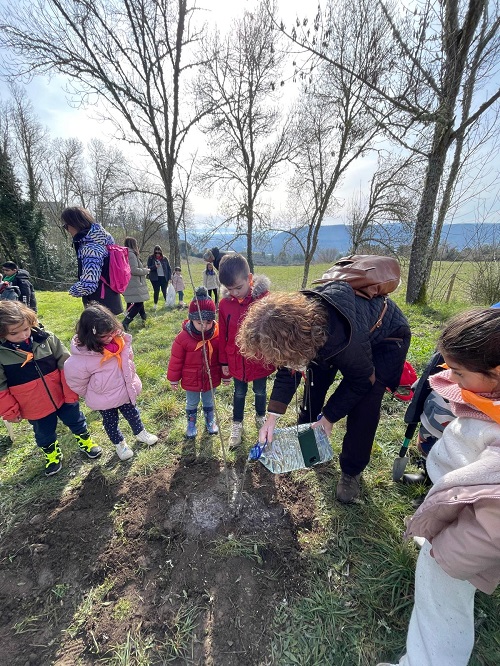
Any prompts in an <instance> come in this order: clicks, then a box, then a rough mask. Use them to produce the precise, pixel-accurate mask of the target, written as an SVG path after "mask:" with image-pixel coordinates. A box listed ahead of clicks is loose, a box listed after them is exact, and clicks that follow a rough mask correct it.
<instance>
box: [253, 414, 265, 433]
mask: <svg viewBox="0 0 500 666" xmlns="http://www.w3.org/2000/svg"><path fill="white" fill-rule="evenodd" d="M266 421H267V417H266V415H265V414H264V416H259V415H258V414H256V415H255V427H256V428H257V430H260V429H261V428H262V426H263V425H264V423H265V422H266Z"/></svg>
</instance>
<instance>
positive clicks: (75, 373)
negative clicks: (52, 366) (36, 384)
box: [64, 333, 142, 410]
mask: <svg viewBox="0 0 500 666" xmlns="http://www.w3.org/2000/svg"><path fill="white" fill-rule="evenodd" d="M123 339H124V341H125V346H124V347H123V349H122V352H121V360H122V363H121V367H120V365H119V363H118V360H117V359H116V358H110V359H108V360H107V361H105V362H104V363H102V362H101V361H102V360H103V358H104V357H103V355H102V354H100V353H99V352H95V351H91V350H90V349H87V347H79V346H78V345H77V344H76V343H77V338H76V336H75V337H74V338H73V340H72V341H71V356H70V357H69V358H68V360H67V361H66V363H65V364H64V372H65V375H66V381H67V382H68V385H69V386H70V387H71V388H72V389H73V390H74V391H75V392H76V393H78V395H81V396H82V397H83V398H85V403H86V405H87V407H90V409H95V410H100V409H113V408H115V407H121V405H125V404H126V403H128V402H131V403H132V404H133V405H135V403H136V400H137V396H138V395H139V393H140V392H141V389H142V384H141V380H140V379H139V377H138V375H137V373H136V371H135V365H134V361H133V358H134V354H133V352H132V336H131V335H129V334H128V333H124V334H123Z"/></svg>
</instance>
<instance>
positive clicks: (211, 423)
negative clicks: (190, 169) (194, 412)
mask: <svg viewBox="0 0 500 666" xmlns="http://www.w3.org/2000/svg"><path fill="white" fill-rule="evenodd" d="M203 411H204V412H205V425H206V427H207V432H208V434H209V435H216V434H217V433H218V432H219V428H218V427H217V423H216V422H215V413H214V410H213V408H210V409H205V408H203Z"/></svg>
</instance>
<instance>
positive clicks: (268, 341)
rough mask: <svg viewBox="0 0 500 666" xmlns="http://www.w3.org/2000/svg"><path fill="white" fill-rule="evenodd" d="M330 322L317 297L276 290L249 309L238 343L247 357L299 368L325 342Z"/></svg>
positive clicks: (307, 361) (237, 338)
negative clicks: (283, 292) (277, 291)
mask: <svg viewBox="0 0 500 666" xmlns="http://www.w3.org/2000/svg"><path fill="white" fill-rule="evenodd" d="M327 324H328V313H327V311H326V309H325V308H324V307H323V306H322V305H321V303H320V302H319V301H318V300H317V299H315V298H307V296H305V295H304V294H302V293H293V294H280V293H273V294H269V295H268V296H265V297H264V298H262V299H259V300H258V301H256V302H255V303H254V304H253V305H252V307H251V308H249V310H248V313H247V315H246V317H245V318H244V320H243V322H242V324H241V326H240V330H239V331H238V335H237V336H236V344H237V345H238V346H239V348H240V352H241V353H242V354H243V356H245V357H246V358H249V359H253V360H256V361H260V362H264V363H267V364H269V365H274V366H276V367H281V366H287V367H291V368H299V367H302V366H303V365H307V363H309V361H312V359H313V358H315V356H316V355H317V353H318V350H319V349H321V347H323V345H324V344H325V342H326V339H327V335H328V333H327Z"/></svg>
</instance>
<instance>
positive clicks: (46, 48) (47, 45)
mask: <svg viewBox="0 0 500 666" xmlns="http://www.w3.org/2000/svg"><path fill="white" fill-rule="evenodd" d="M193 12H194V7H189V6H188V4H187V0H161V1H157V0H93V1H92V2H87V0H33V1H30V2H27V1H24V2H18V3H16V6H15V7H14V6H12V5H11V6H10V7H4V8H3V9H2V11H1V13H0V16H1V18H0V38H1V43H2V45H3V46H4V47H6V49H7V52H8V60H7V58H6V59H5V67H6V69H7V70H8V71H10V72H11V73H12V74H14V75H18V74H19V73H28V74H31V75H33V74H36V73H45V72H51V71H54V70H55V71H58V72H61V73H62V74H65V75H67V76H69V77H70V80H71V82H72V91H73V93H74V95H75V96H76V98H77V99H79V100H81V102H82V103H84V104H91V103H93V102H95V101H96V100H99V101H101V102H103V103H105V107H106V111H105V112H104V113H105V114H106V116H107V117H109V119H110V120H111V121H112V122H114V123H115V127H116V130H117V133H118V136H119V137H120V138H123V139H125V140H128V141H129V142H131V143H132V144H136V145H139V146H141V147H142V148H143V149H145V151H146V152H147V154H148V155H149V157H150V158H151V160H152V161H153V163H154V165H155V167H156V170H157V172H158V175H159V177H160V180H161V182H162V185H163V188H164V192H165V198H166V202H167V226H168V238H169V244H170V258H171V260H172V261H173V262H176V261H177V258H178V256H179V250H178V240H177V234H176V216H175V204H174V196H175V189H176V187H175V166H176V164H177V163H178V161H179V158H180V151H181V148H182V144H183V142H184V140H185V138H186V136H187V134H188V132H189V130H190V129H191V127H192V126H193V125H194V124H195V123H196V122H197V121H198V120H199V118H200V116H202V115H203V113H204V110H201V111H198V110H195V107H194V105H193V104H191V105H189V104H188V103H187V102H188V99H187V91H186V89H185V87H184V83H183V82H184V80H185V79H189V76H190V75H191V72H192V71H193V68H195V67H196V66H197V65H198V64H199V61H198V60H197V59H196V57H195V56H194V53H195V51H196V49H195V47H196V44H197V42H198V39H199V35H200V33H201V30H202V28H195V27H194V25H193ZM13 55H15V56H16V57H15V61H14V63H13V62H12V60H13V58H12V56H13ZM181 102H184V103H181Z"/></svg>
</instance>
